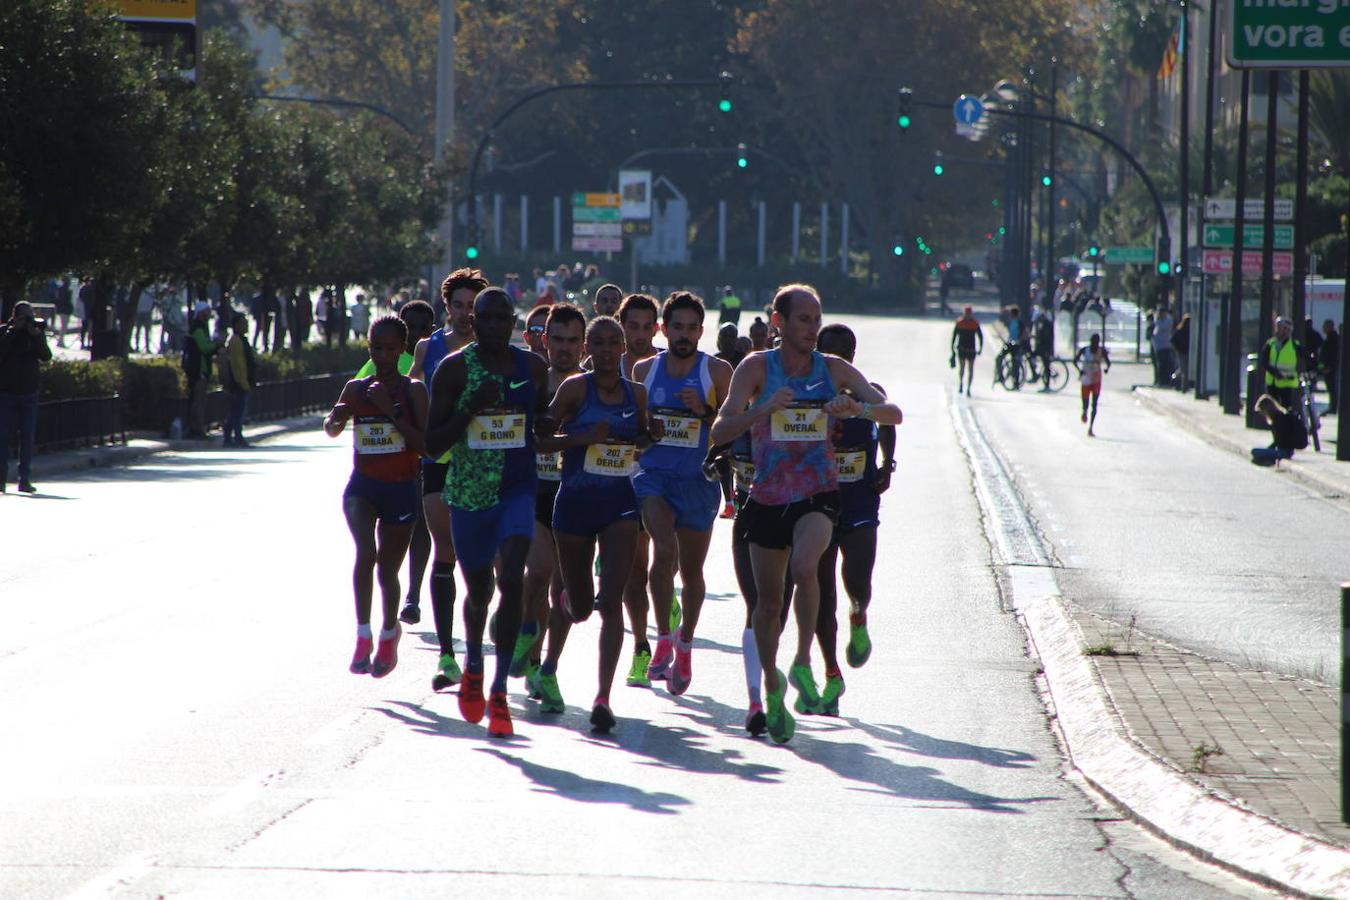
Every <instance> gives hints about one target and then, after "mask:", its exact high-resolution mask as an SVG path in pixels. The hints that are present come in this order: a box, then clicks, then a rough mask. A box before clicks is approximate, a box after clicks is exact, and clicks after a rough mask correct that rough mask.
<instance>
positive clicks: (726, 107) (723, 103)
mask: <svg viewBox="0 0 1350 900" xmlns="http://www.w3.org/2000/svg"><path fill="white" fill-rule="evenodd" d="M717 108H718V109H719V110H721V111H722V112H724V113H728V112H731V100H729V99H728V98H726V97H723V98H722V99H721V100H719V101H717Z"/></svg>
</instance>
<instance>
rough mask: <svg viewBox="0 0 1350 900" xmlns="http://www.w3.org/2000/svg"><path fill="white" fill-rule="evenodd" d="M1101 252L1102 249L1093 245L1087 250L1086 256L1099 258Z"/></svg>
mask: <svg viewBox="0 0 1350 900" xmlns="http://www.w3.org/2000/svg"><path fill="white" fill-rule="evenodd" d="M1101 252H1102V248H1101V247H1098V246H1097V245H1096V244H1093V245H1092V246H1091V247H1089V248H1088V256H1100V255H1101Z"/></svg>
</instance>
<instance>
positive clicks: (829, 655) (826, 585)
mask: <svg viewBox="0 0 1350 900" xmlns="http://www.w3.org/2000/svg"><path fill="white" fill-rule="evenodd" d="M838 565H839V544H838V543H836V542H834V541H831V542H830V545H829V546H828V547H826V548H825V552H824V553H822V554H820V563H819V565H818V566H817V580H818V582H819V585H820V606H819V610H818V612H817V613H816V643H817V644H819V645H820V656H821V659H823V660H824V661H825V671H826V672H827V673H828V672H831V671H835V670H837V669H838V668H839V653H838V640H839V622H838V620H837V618H836V617H837V616H838V612H839V588H838V586H837V585H836V583H835V582H836V576H835V572H836V568H837V566H838Z"/></svg>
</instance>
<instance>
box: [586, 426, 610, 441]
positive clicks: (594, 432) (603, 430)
mask: <svg viewBox="0 0 1350 900" xmlns="http://www.w3.org/2000/svg"><path fill="white" fill-rule="evenodd" d="M607 440H609V423H608V422H596V423H595V426H594V427H593V428H592V429H591V430H590V431H589V432H588V433H587V434H586V443H588V444H603V443H604V442H605V441H607Z"/></svg>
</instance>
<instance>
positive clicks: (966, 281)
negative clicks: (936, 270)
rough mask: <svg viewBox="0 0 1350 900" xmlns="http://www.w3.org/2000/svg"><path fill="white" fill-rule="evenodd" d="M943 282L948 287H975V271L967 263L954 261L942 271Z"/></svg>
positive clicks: (967, 288) (969, 288)
mask: <svg viewBox="0 0 1350 900" xmlns="http://www.w3.org/2000/svg"><path fill="white" fill-rule="evenodd" d="M942 283H943V284H944V285H945V286H946V287H948V288H965V289H966V290H974V289H975V271H974V270H973V269H971V267H970V266H968V265H966V264H965V263H952V264H951V265H949V266H948V267H947V268H946V269H945V270H944V271H943V273H942Z"/></svg>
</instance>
